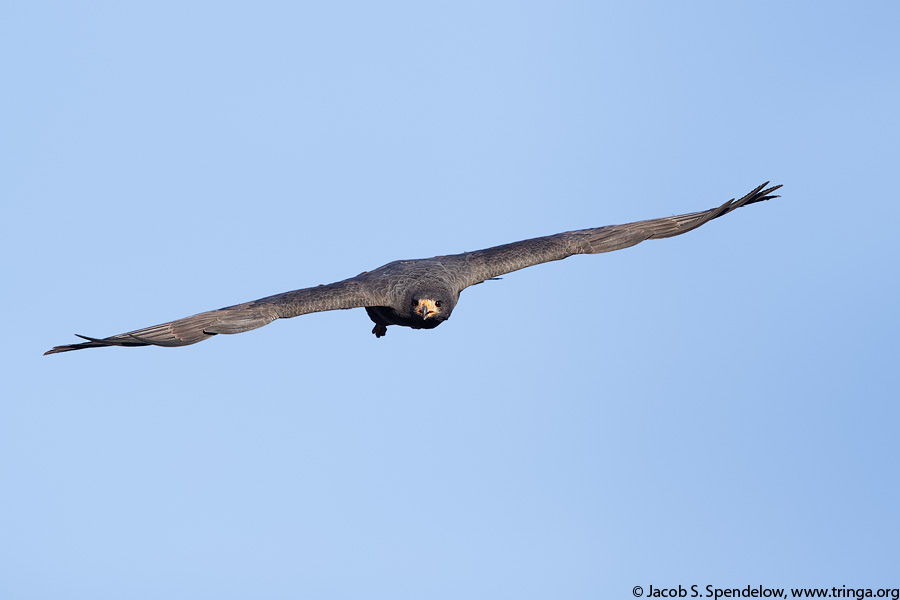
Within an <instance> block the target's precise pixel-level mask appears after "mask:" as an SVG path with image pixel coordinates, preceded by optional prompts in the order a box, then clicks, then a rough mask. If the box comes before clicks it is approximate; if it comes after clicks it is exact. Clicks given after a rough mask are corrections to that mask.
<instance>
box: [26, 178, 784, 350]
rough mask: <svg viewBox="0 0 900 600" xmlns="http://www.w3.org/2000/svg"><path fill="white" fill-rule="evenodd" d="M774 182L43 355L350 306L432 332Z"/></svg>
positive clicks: (183, 338) (768, 193)
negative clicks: (558, 266) (479, 290)
mask: <svg viewBox="0 0 900 600" xmlns="http://www.w3.org/2000/svg"><path fill="white" fill-rule="evenodd" d="M767 185H768V182H766V183H764V184H762V185H761V186H759V187H758V188H756V189H755V190H753V191H751V192H750V193H749V194H747V195H746V196H744V197H743V198H741V199H739V200H734V199H731V200H729V201H728V202H726V203H725V204H723V205H721V206H719V207H717V208H711V209H709V210H704V211H701V212H695V213H689V214H686V215H678V216H674V217H663V218H660V219H650V220H647V221H636V222H634V223H626V224H624V225H607V226H605V227H597V228H594V229H580V230H578V231H567V232H565V233H557V234H556V235H548V236H545V237H539V238H534V239H530V240H523V241H521V242H513V243H511V244H504V245H503V246H495V247H493V248H487V249H485V250H476V251H474V252H463V253H462V254H451V255H448V256H435V257H433V258H423V259H418V260H398V261H394V262H391V263H388V264H386V265H384V266H383V267H378V268H377V269H374V270H372V271H365V272H363V273H360V274H359V275H357V276H356V277H351V278H350V279H345V280H343V281H338V282H336V283H329V284H328V285H319V286H316V287H311V288H305V289H302V290H294V291H293V292H285V293H283V294H276V295H274V296H268V297H266V298H260V299H259V300H253V301H251V302H245V303H243V304H236V305H234V306H227V307H225V308H220V309H219V310H211V311H209V312H203V313H200V314H197V315H194V316H192V317H185V318H184V319H178V320H177V321H171V322H169V323H163V324H161V325H154V326H152V327H145V328H144V329H137V330H135V331H130V332H128V333H120V334H118V335H113V336H110V337H106V338H92V337H88V336H86V335H78V337H80V338H81V339H83V340H85V341H84V342H81V343H77V344H69V345H66V346H56V347H54V348H52V349H50V350H48V351H47V352H45V353H44V354H45V355H46V354H56V353H57V352H68V351H69V350H81V349H83V348H101V347H104V346H167V347H168V346H187V345H189V344H196V343H197V342H202V341H203V340H205V339H208V338H211V337H212V336H214V335H217V334H219V333H243V332H244V331H250V330H251V329H256V328H257V327H262V326H263V325H268V324H269V323H271V322H272V321H274V320H275V319H289V318H291V317H297V316H300V315H305V314H308V313H314V312H321V311H325V310H337V309H346V308H365V309H366V312H367V313H368V314H369V318H371V319H372V321H373V322H374V323H375V328H374V329H372V333H374V334H375V336H376V337H382V336H383V335H385V333H386V332H387V327H388V325H403V326H404V327H412V328H413V329H433V328H435V327H437V326H438V325H440V324H441V323H443V322H444V321H446V320H447V319H449V318H450V313H452V312H453V308H454V307H455V306H456V302H457V301H458V300H459V294H460V292H462V291H463V290H464V289H466V288H467V287H469V286H472V285H475V284H478V283H481V282H483V281H486V280H488V279H493V278H495V277H498V276H500V275H503V274H505V273H510V272H512V271H517V270H519V269H524V268H525V267H530V266H533V265H538V264H541V263H545V262H550V261H553V260H561V259H563V258H568V257H569V256H574V255H575V254H600V253H601V252H611V251H613V250H621V249H622V248H627V247H629V246H634V245H635V244H639V243H641V242H643V241H644V240H650V239H659V238H667V237H673V236H676V235H681V234H682V233H687V232H688V231H690V230H692V229H696V228H697V227H700V226H701V225H703V224H704V223H708V222H709V221H712V220H713V219H715V218H717V217H721V216H722V215H725V214H728V213H730V212H731V211H733V210H734V209H736V208H740V207H742V206H746V205H747V204H753V203H755V202H762V201H763V200H771V199H772V198H778V196H776V195H773V194H772V192H774V191H775V190H777V189H778V188H780V187H781V186H780V185H776V186H773V187H770V188H766V186H767ZM764 188H766V189H764ZM76 335H77V334H76Z"/></svg>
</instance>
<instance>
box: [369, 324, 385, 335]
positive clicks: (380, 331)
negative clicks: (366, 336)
mask: <svg viewBox="0 0 900 600" xmlns="http://www.w3.org/2000/svg"><path fill="white" fill-rule="evenodd" d="M372 333H374V334H375V337H376V338H380V337H384V336H385V334H386V333H387V327H386V326H384V325H376V326H375V327H373V328H372Z"/></svg>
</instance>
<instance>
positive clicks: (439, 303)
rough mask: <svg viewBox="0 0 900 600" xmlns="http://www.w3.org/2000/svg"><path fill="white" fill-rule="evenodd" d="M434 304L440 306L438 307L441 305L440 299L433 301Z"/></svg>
mask: <svg viewBox="0 0 900 600" xmlns="http://www.w3.org/2000/svg"><path fill="white" fill-rule="evenodd" d="M434 305H435V306H436V307H438V308H440V307H441V301H440V300H438V301H437V302H435V303H434Z"/></svg>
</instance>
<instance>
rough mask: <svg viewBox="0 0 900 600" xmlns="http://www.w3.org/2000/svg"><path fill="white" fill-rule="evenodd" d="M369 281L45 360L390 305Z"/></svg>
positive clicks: (270, 300)
mask: <svg viewBox="0 0 900 600" xmlns="http://www.w3.org/2000/svg"><path fill="white" fill-rule="evenodd" d="M366 275H367V274H366V273H363V274H362V275H360V276H358V277H353V278H351V279H346V280H344V281H339V282H337V283H331V284H328V285H320V286H316V287H312V288H305V289H302V290H294V291H292V292H285V293H283V294H276V295H274V296H268V297H266V298H260V299H259V300H253V301H252V302H245V303H243V304H236V305H234V306H228V307H225V308H220V309H219V310H211V311H209V312H203V313H200V314H198V315H193V316H191V317H185V318H184V319H178V320H177V321H170V322H169V323H163V324H161V325H154V326H152V327H145V328H144V329H137V330H135V331H129V332H128V333H120V334H119V335H113V336H110V337H107V338H100V339H98V338H92V337H87V336H84V335H79V336H78V337H80V338H82V339H84V340H87V341H86V342H83V343H79V344H71V345H68V346H56V347H55V348H53V349H51V350H48V351H47V352H45V353H44V354H45V355H46V354H56V353H57V352H68V351H69V350H81V349H83V348H100V347H103V346H151V345H152V346H187V345H189V344H196V343H197V342H201V341H203V340H205V339H207V338H210V337H212V336H214V335H216V334H218V333H242V332H244V331H250V330H251V329H256V328H257V327H262V326H263V325H268V324H269V323H271V322H272V321H274V320H275V319H287V318H290V317H296V316H299V315H305V314H308V313H313V312H321V311H326V310H337V309H341V308H356V307H362V306H383V305H386V304H388V303H389V302H390V300H389V298H388V296H387V294H386V292H385V291H383V288H384V285H381V284H380V282H379V281H378V280H377V279H375V278H372V277H366ZM76 335H77V334H76Z"/></svg>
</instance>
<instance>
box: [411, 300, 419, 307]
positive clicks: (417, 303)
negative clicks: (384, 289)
mask: <svg viewBox="0 0 900 600" xmlns="http://www.w3.org/2000/svg"><path fill="white" fill-rule="evenodd" d="M410 304H412V305H413V306H418V305H419V301H418V300H416V299H415V298H413V300H412V302H411V303H410Z"/></svg>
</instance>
